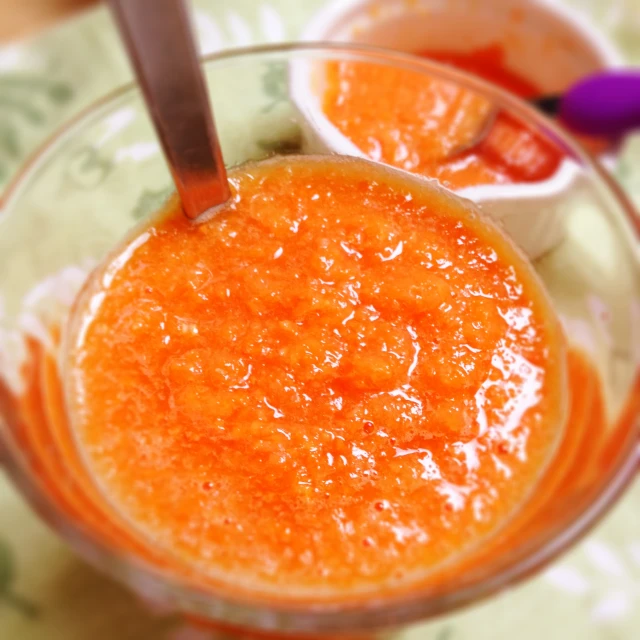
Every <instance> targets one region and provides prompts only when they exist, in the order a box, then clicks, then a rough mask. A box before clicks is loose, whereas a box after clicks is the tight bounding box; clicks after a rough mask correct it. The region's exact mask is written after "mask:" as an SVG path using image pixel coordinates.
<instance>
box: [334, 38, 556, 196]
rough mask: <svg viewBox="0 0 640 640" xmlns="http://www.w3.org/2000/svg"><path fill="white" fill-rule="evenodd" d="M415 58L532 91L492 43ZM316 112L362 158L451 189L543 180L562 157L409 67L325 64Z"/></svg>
mask: <svg viewBox="0 0 640 640" xmlns="http://www.w3.org/2000/svg"><path fill="white" fill-rule="evenodd" d="M421 55H424V56H428V57H432V58H434V59H436V60H439V61H441V62H447V63H449V64H453V65H455V66H458V67H460V68H462V69H465V70H466V71H471V72H473V73H476V74H477V75H480V76H482V77H484V78H485V79H487V80H490V81H493V82H495V83H497V84H500V85H502V86H503V87H504V88H506V89H510V90H512V91H514V92H515V93H517V94H518V95H520V96H521V97H529V96H531V95H535V94H536V93H537V92H536V90H535V87H534V86H533V85H531V84H530V83H528V82H527V81H526V80H524V79H521V78H519V77H518V76H516V75H515V74H514V73H513V72H510V71H509V70H508V69H507V68H506V67H505V66H504V64H503V62H502V49H501V48H500V47H497V46H495V47H490V48H487V49H481V50H478V51H473V52H470V53H466V54H465V53H459V54H454V53H446V52H424V53H422V54H421ZM323 109H324V113H325V115H326V116H327V118H328V119H329V120H330V121H331V122H332V123H333V125H334V126H336V127H337V129H338V130H339V131H340V132H341V133H342V134H343V135H345V136H346V137H347V138H349V139H350V140H351V141H352V142H353V143H354V144H355V145H356V146H357V147H358V148H359V149H360V150H362V151H363V153H364V154H365V155H366V156H367V157H369V158H371V159H372V160H376V161H381V162H384V163H386V164H390V165H393V166H395V167H399V168H401V169H405V170H407V171H412V172H414V173H419V174H422V175H426V176H430V177H434V178H437V179H438V180H440V181H441V182H442V183H443V184H444V185H445V186H448V187H451V188H454V189H455V188H464V187H468V186H474V185H479V184H508V183H515V182H536V181H540V180H544V179H546V178H548V177H550V176H551V175H552V174H553V173H554V172H555V171H556V170H557V168H558V165H559V163H560V161H561V159H562V152H561V150H560V149H559V148H557V147H555V146H554V145H552V144H551V143H550V142H549V141H548V140H546V139H543V138H542V137H540V136H539V135H538V134H537V133H536V132H535V131H532V130H529V129H527V128H526V127H525V126H524V125H523V124H521V123H520V122H518V121H517V120H515V119H514V118H513V117H511V116H510V115H509V114H507V113H499V114H497V116H496V117H495V120H494V121H493V123H492V122H491V115H490V114H491V113H492V105H491V103H490V102H489V101H488V100H486V99H485V98H483V97H481V96H479V95H477V94H474V93H472V92H471V91H468V90H466V89H464V88H463V87H461V86H460V85H457V84H455V83H452V82H447V81H444V80H441V79H439V78H436V77H429V76H428V75H425V74H420V73H417V72H415V71H409V70H402V69H397V68H392V67H385V66H383V65H378V64H370V63H362V62H330V63H328V65H327V76H326V91H325V95H324V101H323ZM487 126H488V127H489V128H488V130H487V131H486V133H485V129H486V128H487Z"/></svg>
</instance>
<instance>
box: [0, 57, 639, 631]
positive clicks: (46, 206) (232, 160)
mask: <svg viewBox="0 0 640 640" xmlns="http://www.w3.org/2000/svg"><path fill="white" fill-rule="evenodd" d="M335 62H337V63H343V62H350V63H353V62H357V63H358V64H366V65H372V67H374V68H375V69H378V70H383V69H386V70H389V69H391V70H396V71H403V72H407V73H411V74H414V75H413V77H414V78H415V79H416V82H418V83H419V82H420V81H421V79H422V80H424V81H427V80H429V81H432V80H433V79H434V78H435V79H438V81H440V82H446V83H448V84H449V85H450V86H451V87H457V88H463V89H464V90H465V91H469V92H471V93H473V94H476V95H477V96H480V97H482V98H483V99H485V100H487V101H489V102H490V103H491V105H492V107H493V108H494V109H495V110H496V111H497V112H501V113H506V114H508V115H509V117H511V118H512V119H513V120H514V121H517V122H518V123H519V126H521V127H523V128H524V129H526V130H527V131H528V132H530V134H531V135H533V136H535V137H536V139H537V140H542V141H545V143H549V144H551V145H554V147H555V148H557V149H560V150H561V152H562V161H561V162H560V164H559V165H558V167H557V168H556V169H557V171H554V172H553V173H552V174H551V175H549V176H547V177H546V178H545V179H544V180H538V181H537V182H536V181H533V182H529V183H527V184H524V183H523V184H518V183H516V184H510V185H494V186H486V185H475V186H472V187H470V188H466V189H465V190H464V192H463V195H465V196H466V197H469V198H470V199H472V200H475V201H476V202H477V203H478V204H479V205H480V206H481V207H482V208H483V209H484V210H485V211H486V212H487V213H488V214H489V215H492V216H495V217H497V218H498V219H499V220H500V221H501V223H502V224H504V226H505V228H506V230H507V231H508V232H509V233H510V234H511V235H512V236H513V238H514V240H515V241H516V243H519V244H520V245H521V246H522V247H523V249H524V250H525V252H527V253H528V254H529V256H530V257H531V258H532V260H533V264H534V267H535V269H536V270H537V272H538V273H539V275H540V276H541V278H542V279H543V281H544V282H545V284H546V286H547V289H548V291H549V294H550V296H551V299H552V300H553V303H554V305H555V307H556V309H557V312H558V314H559V316H560V317H561V319H562V321H563V323H564V326H565V328H566V333H567V335H568V338H569V341H570V342H571V344H572V345H573V346H574V347H575V348H577V349H580V350H581V352H582V353H583V354H584V355H585V357H588V359H589V361H590V362H591V363H592V364H593V367H594V368H595V370H596V372H597V373H596V374H595V376H592V377H591V378H588V379H586V380H585V384H584V386H582V387H581V388H580V392H579V393H577V394H575V395H576V397H579V398H580V399H581V401H582V402H583V404H582V406H583V408H584V411H583V415H582V416H577V417H576V416H574V418H575V421H573V422H571V423H570V424H568V426H567V429H566V430H565V432H564V434H563V435H562V438H561V441H560V442H559V444H558V447H557V449H556V451H555V453H554V454H553V459H552V460H551V462H550V464H549V465H548V467H547V469H546V470H545V471H544V473H543V475H542V477H541V478H540V480H539V482H538V484H537V486H536V489H535V491H534V492H533V493H532V495H531V496H530V497H529V498H528V500H527V501H526V502H525V504H524V505H523V506H522V507H521V509H520V510H519V511H518V512H517V513H516V514H514V516H513V518H512V519H511V520H510V521H509V522H508V523H507V524H506V525H505V526H504V527H502V528H501V529H500V530H499V531H497V532H496V533H495V534H494V535H492V536H491V537H490V538H487V539H485V540H483V541H482V544H479V545H478V546H477V547H476V548H475V550H474V551H473V553H472V554H471V556H470V557H468V559H467V564H466V565H465V566H466V568H465V571H456V567H455V564H453V565H451V566H449V567H442V568H441V569H439V570H438V571H437V572H436V578H433V577H432V578H430V579H428V580H426V581H424V583H419V584H411V585H409V586H407V588H405V589H399V590H397V591H394V592H389V593H387V592H386V591H384V590H381V592H380V593H377V594H373V595H372V594H369V595H362V594H360V595H359V596H358V597H355V596H354V597H353V598H349V599H341V600H336V601H331V600H322V601H313V600H303V599H299V598H296V597H295V594H277V595H275V594H274V595H272V596H269V597H267V596H265V595H264V594H258V593H255V592H252V590H251V589H250V588H249V587H243V588H235V587H233V588H231V587H229V586H228V585H224V584H218V583H216V582H215V581H214V580H211V579H209V578H206V577H203V576H201V575H199V574H198V571H197V570H196V569H195V568H194V567H193V566H187V565H186V564H185V565H182V564H180V563H179V562H178V561H177V560H176V558H173V557H171V556H170V554H167V553H165V552H164V551H163V550H162V549H159V548H158V547H157V546H156V545H154V544H153V543H152V541H150V540H148V539H146V538H145V537H144V536H142V535H141V534H140V533H139V532H138V531H136V530H135V527H133V525H132V524H131V523H129V522H127V521H125V520H124V519H123V518H122V517H121V516H120V515H119V514H118V513H117V512H116V510H115V509H114V508H113V507H112V506H111V505H110V503H109V502H108V501H107V500H106V499H105V497H104V496H103V495H102V494H101V492H100V490H99V489H98V488H97V486H96V484H95V482H94V480H93V479H92V477H91V476H90V474H89V473H88V471H87V469H86V468H85V466H84V463H83V461H82V459H81V456H80V454H79V452H78V450H77V448H76V446H75V443H74V439H73V434H72V433H71V432H70V431H69V429H68V427H67V424H66V421H65V407H64V399H63V397H64V396H63V393H62V392H61V389H62V387H63V385H64V380H63V379H61V374H60V370H61V369H60V365H59V358H58V356H59V353H60V344H61V340H62V338H63V336H64V327H65V323H66V319H67V316H68V314H69V311H70V309H71V307H72V305H73V301H74V298H75V296H76V293H77V292H78V290H79V288H80V287H81V285H82V283H83V282H84V280H85V278H86V275H87V274H88V272H89V271H90V270H91V268H92V267H93V266H95V265H96V264H97V263H98V262H99V261H100V259H101V258H103V257H104V256H105V255H106V254H107V252H108V251H109V250H111V249H112V248H113V247H114V246H115V245H116V244H117V243H118V242H119V240H121V239H122V238H123V236H124V235H125V234H126V233H127V232H129V231H130V229H131V228H132V227H133V226H134V225H136V224H138V223H139V222H140V221H141V220H143V219H145V218H146V217H147V216H148V215H150V214H151V213H153V212H154V211H155V210H157V209H158V208H159V207H160V206H161V205H162V204H163V203H164V202H165V200H166V199H167V198H168V196H169V195H170V194H171V192H172V184H171V178H170V174H169V171H168V169H167V166H166V164H165V162H164V159H163V156H162V154H161V151H160V148H159V145H158V142H157V140H156V137H155V135H154V131H153V128H152V126H151V123H150V120H149V118H148V116H147V113H146V111H145V108H144V106H143V103H142V99H141V95H140V92H139V91H138V89H137V88H136V87H135V86H133V85H128V86H125V87H123V88H121V89H119V90H118V91H115V92H114V93H112V94H110V95H108V96H106V97H104V98H103V99H101V100H100V101H98V102H97V103H95V104H94V105H92V106H91V107H90V108H88V109H87V110H86V111H84V112H83V113H82V114H80V115H79V116H78V117H77V118H76V119H75V120H74V121H73V122H71V123H70V124H68V125H67V126H66V127H65V128H64V129H63V130H61V131H59V132H58V133H57V134H56V135H55V136H53V137H52V138H51V139H50V140H49V141H48V142H47V143H46V144H45V145H44V146H43V147H42V149H40V151H39V152H38V153H36V154H35V156H34V157H33V158H32V159H31V160H30V162H29V163H27V164H26V166H25V167H24V168H23V170H22V172H21V173H20V175H19V176H18V177H17V178H16V180H15V181H14V183H13V184H12V186H11V187H10V189H9V191H8V193H7V195H6V200H5V205H4V210H3V211H2V214H1V215H0V382H1V384H0V435H1V445H2V449H3V458H2V460H3V463H4V464H5V466H6V468H7V470H8V472H9V473H10V475H11V477H12V479H13V480H14V481H15V483H16V485H17V486H18V487H19V489H20V490H21V492H22V493H23V494H24V496H25V497H26V499H27V500H28V501H29V502H30V503H31V505H32V506H33V508H34V509H35V510H36V511H37V512H38V513H39V514H40V515H41V516H42V517H43V518H44V519H45V520H46V521H47V523H48V524H49V525H50V526H51V527H52V528H53V529H55V530H56V531H57V532H58V533H59V534H60V535H61V536H62V537H63V538H64V539H65V540H66V541H67V542H68V543H69V544H70V545H71V546H72V547H73V548H74V549H75V550H76V551H77V552H78V553H79V554H81V555H82V556H84V557H85V558H86V559H87V560H89V561H90V562H92V563H93V564H95V565H96V566H97V567H98V568H99V569H101V570H102V571H104V572H106V573H108V574H110V575H112V576H114V577H115V578H116V579H118V580H119V581H121V582H122V583H124V584H125V585H127V586H129V587H130V588H131V589H132V590H134V591H135V592H137V593H138V594H140V595H142V596H144V597H145V598H149V599H152V600H155V601H157V602H159V603H162V604H165V605H168V606H171V607H174V608H175V609H177V610H178V611H180V612H182V613H184V614H185V615H189V616H194V617H196V618H197V619H199V620H203V621H210V622H212V623H215V624H222V625H228V626H232V627H243V628H249V629H254V630H261V631H263V632H269V633H287V634H301V635H309V634H311V635H326V634H340V633H345V634H353V633H369V632H374V631H380V630H384V629H388V628H393V627H398V626H401V625H405V624H408V623H410V622H412V621H416V620H418V619H422V618H425V617H429V616H433V615H436V614H442V613H445V612H447V611H450V610H452V609H454V608H456V607H459V606H462V605H465V604H468V603H471V602H475V601H477V600H478V599H481V598H484V597H486V596H488V595H490V594H493V593H494V592H496V591H498V590H500V589H504V588H505V587H507V586H510V585H512V584H513V583H515V582H517V581H519V580H522V579H523V578H526V577H527V576H529V575H530V574H532V573H533V572H535V571H537V570H539V569H540V568H541V567H543V566H544V565H545V564H546V563H548V562H549V561H551V560H552V559H553V558H554V557H555V556H556V555H557V554H558V553H560V552H561V551H563V550H564V549H566V548H567V547H568V546H570V545H571V544H573V543H574V542H575V541H576V540H577V539H579V538H580V537H581V536H582V535H584V534H585V532H587V531H588V530H589V528H590V527H591V526H592V525H593V524H594V523H595V522H596V521H597V520H598V519H599V518H600V517H602V515H603V514H604V513H605V512H606V511H607V510H608V509H609V508H610V507H611V505H612V504H613V503H614V502H615V500H616V498H617V497H618V496H619V495H620V493H621V492H622V490H623V489H624V487H625V486H626V484H627V483H628V482H629V481H630V479H631V478H632V477H633V475H634V473H635V470H636V466H637V443H638V408H639V407H638V404H639V403H640V394H639V393H638V390H639V381H638V363H639V360H640V340H639V335H638V327H640V298H639V293H640V270H639V268H638V256H637V244H636V242H637V237H636V236H637V233H638V220H637V217H636V214H635V212H634V211H633V210H632V208H631V206H630V204H629V202H628V201H627V199H626V198H625V197H624V195H623V194H622V193H621V192H620V190H619V189H618V187H617V186H616V185H615V183H614V182H613V181H612V180H611V179H610V177H609V176H608V174H607V173H606V172H605V171H604V170H603V169H602V168H601V167H600V166H599V165H598V163H597V162H596V161H594V160H593V159H591V158H590V157H589V156H588V155H587V154H586V153H585V152H584V151H583V150H582V149H581V148H580V147H579V146H578V145H577V144H576V143H575V142H574V141H573V140H572V139H571V138H570V137H569V136H568V135H567V134H566V133H564V132H563V131H562V130H561V129H560V128H559V127H557V126H555V125H554V124H553V123H552V122H550V121H548V120H547V119H545V118H543V117H542V116H540V115H539V114H538V113H537V112H535V111H534V110H533V109H532V108H530V107H528V106H527V105H526V104H524V103H523V102H521V101H519V100H518V99H516V98H514V97H512V96H511V95H509V94H507V93H505V92H504V91H502V90H500V89H498V88H496V87H493V86H491V85H489V84H487V83H484V82H482V81H480V80H478V79H475V78H473V77H471V76H468V75H466V74H464V73H461V72H458V71H455V70H453V69H451V68H448V67H445V66H441V65H438V64H435V63H430V62H428V61H426V60H423V59H419V58H416V57H413V56H409V55H406V54H401V53H392V52H388V51H383V50H377V49H373V48H363V47H356V46H349V45H296V46H265V47H257V48H252V49H246V50H238V51H232V52H226V53H221V54H216V55H213V56H209V57H207V58H205V59H204V60H203V63H202V64H203V69H204V71H205V74H206V78H207V81H208V83H209V87H210V90H211V94H212V98H213V102H214V104H215V116H216V123H217V128H218V131H219V133H220V135H221V141H222V148H223V152H224V155H225V159H226V161H227V163H228V164H229V165H237V164H239V163H242V162H244V161H247V160H257V159H261V158H265V157H268V156H271V155H274V154H289V153H310V152H313V153H345V151H350V152H351V153H353V154H355V155H366V153H365V152H364V151H363V150H361V149H358V148H357V147H354V145H353V144H351V143H350V144H351V146H349V144H347V143H349V141H348V140H345V138H344V136H342V135H340V134H339V132H337V131H336V130H335V127H333V128H332V124H331V123H330V122H328V121H326V118H324V115H323V113H322V109H321V104H322V91H323V82H322V73H323V69H325V68H326V65H327V64H329V63H335ZM318 78H320V80H318ZM380 117H381V118H384V114H381V116H380ZM589 385H591V386H589ZM594 385H595V386H594ZM596 387H597V388H596ZM598 389H600V390H601V395H600V394H598V393H596V391H597V390H598ZM598 398H600V400H602V403H601V404H602V406H600V407H599V408H598V407H595V406H594V405H593V403H595V402H599V401H600V400H597V399H598ZM596 409H598V410H600V411H601V412H602V415H603V416H604V418H603V420H602V423H601V424H599V425H596V426H593V425H589V424H588V418H589V416H590V415H592V414H593V412H594V411H596ZM578 422H580V424H578Z"/></svg>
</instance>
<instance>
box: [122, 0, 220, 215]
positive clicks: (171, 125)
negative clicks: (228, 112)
mask: <svg viewBox="0 0 640 640" xmlns="http://www.w3.org/2000/svg"><path fill="white" fill-rule="evenodd" d="M109 3H110V5H111V9H112V11H113V14H114V17H115V20H116V23H117V25H118V28H119V31H120V34H121V36H122V39H123V41H124V44H125V46H126V49H127V51H128V54H129V58H130V60H131V62H132V64H133V67H134V70H135V73H136V76H137V78H138V82H139V84H140V86H141V87H142V93H143V95H144V99H145V102H146V105H147V109H148V111H149V114H150V115H151V119H152V120H153V124H154V127H155V129H156V133H157V134H158V137H159V138H160V143H161V145H162V148H163V150H164V154H165V157H166V159H167V162H168V163H169V168H170V170H171V174H172V176H173V181H174V183H175V186H176V189H177V191H178V194H179V196H180V199H181V201H182V208H183V210H184V213H185V215H186V216H187V217H188V218H191V219H195V218H197V217H198V216H200V215H201V214H203V213H204V212H206V211H209V210H210V209H212V208H214V207H217V206H219V205H221V204H224V203H225V202H226V201H227V200H228V199H229V196H230V191H229V184H228V181H227V172H226V169H225V166H224V160H223V158H222V151H221V148H220V141H219V139H218V135H217V133H216V128H215V125H214V121H213V115H212V111H211V105H210V103H209V98H208V95H207V88H206V84H205V81H204V77H203V75H202V72H201V70H200V65H199V63H198V54H197V49H196V45H195V42H194V38H193V33H192V31H191V25H190V22H189V14H188V11H187V9H186V7H185V3H184V0H109Z"/></svg>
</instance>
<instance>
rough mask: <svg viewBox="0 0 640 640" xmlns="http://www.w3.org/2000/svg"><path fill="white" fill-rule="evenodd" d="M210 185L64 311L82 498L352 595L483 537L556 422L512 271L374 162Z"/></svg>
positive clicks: (519, 275) (530, 281)
mask: <svg viewBox="0 0 640 640" xmlns="http://www.w3.org/2000/svg"><path fill="white" fill-rule="evenodd" d="M230 176H231V180H232V184H233V193H234V197H233V199H232V202H231V203H230V204H229V205H227V207H226V208H225V209H224V210H223V211H221V212H220V213H219V214H218V215H217V216H216V217H214V218H213V219H211V220H209V221H207V222H204V223H202V224H193V223H191V222H189V221H188V220H187V219H186V218H185V217H184V216H183V215H182V213H181V211H180V209H179V207H177V206H170V207H169V208H168V209H167V211H166V212H165V213H164V214H163V215H162V216H161V217H158V218H157V219H156V220H154V221H153V222H152V223H151V224H150V225H149V227H148V228H147V229H146V230H145V231H144V232H143V233H142V234H141V235H139V236H138V238H137V239H136V240H134V241H133V242H132V243H130V244H129V245H128V246H126V247H123V248H122V249H120V250H119V252H117V253H116V254H114V255H113V256H112V257H111V258H110V260H109V261H108V263H107V264H105V265H103V266H102V267H101V268H100V269H99V270H98V271H96V272H95V273H94V275H93V276H92V278H91V281H90V284H89V286H88V288H87V289H86V291H85V292H84V295H83V297H82V298H81V300H80V302H79V305H78V308H77V311H76V318H75V325H76V331H75V335H74V339H75V344H74V345H73V347H72V349H71V352H70V354H69V358H70V361H69V364H70V366H71V371H72V373H73V380H74V389H73V397H74V405H73V414H74V421H75V429H76V431H77V436H78V440H79V443H80V446H81V448H82V450H83V451H84V454H85V456H86V458H87V460H88V462H89V464H90V468H91V469H92V472H93V473H95V475H96V476H97V478H98V479H99V482H100V484H101V486H102V487H103V490H104V491H105V494H106V495H107V496H108V497H109V499H110V500H111V501H112V503H113V504H115V505H116V506H117V507H118V509H119V510H120V511H121V512H122V513H123V514H125V515H126V516H127V517H128V518H129V519H131V520H132V521H133V522H134V523H136V525H137V526H138V527H139V528H140V529H141V530H142V531H143V532H145V533H146V534H147V535H148V536H150V537H152V538H153V539H155V540H157V542H158V544H160V545H162V546H163V547H165V548H168V549H170V550H172V551H173V552H175V553H177V554H178V555H179V556H180V557H183V558H185V559H187V560H188V561H189V562H191V563H193V564H196V565H197V566H198V567H199V568H201V569H202V570H203V571H206V572H210V573H212V574H215V575H223V576H225V579H228V580H229V581H230V582H235V583H243V582H244V583H247V584H251V585H252V586H253V587H254V588H263V589H266V590H268V589H272V588H276V587H277V588H286V589H291V590H296V591H299V592H301V593H302V592H310V593H317V592H321V591H325V592H326V591H327V590H328V591H331V592H335V593H340V592H347V591H353V590H362V589H369V588H375V587H376V585H379V584H380V583H381V582H383V581H389V580H397V579H400V578H405V577H408V576H410V575H411V574H413V573H419V572H426V571H429V570H430V569H432V568H433V567H435V566H438V565H439V564H440V563H442V562H443V561H445V560H447V559H449V558H451V557H454V556H455V555H456V554H459V553H460V552H462V551H464V550H465V549H467V548H469V546H470V545H472V544H473V543H475V542H477V541H478V540H479V539H481V538H482V536H484V535H486V534H489V533H491V532H492V531H494V530H496V529H497V528H498V527H499V526H500V525H501V524H503V523H504V522H505V521H506V519H508V518H509V517H510V516H511V515H512V514H513V513H514V511H515V510H516V509H517V507H518V506H519V505H520V504H521V503H522V501H523V500H524V499H525V498H526V497H527V495H528V494H529V492H530V491H531V489H532V487H533V485H534V483H535V481H536V479H537V478H538V477H539V475H540V473H541V471H542V469H543V467H544V465H545V463H546V462H547V460H548V459H549V456H550V454H551V452H552V450H553V447H554V446H555V443H556V442H557V440H558V437H559V434H560V432H561V430H562V422H563V416H564V400H565V398H564V388H565V380H564V368H565V356H564V348H563V338H562V335H561V333H560V329H559V326H558V323H557V321H556V319H555V317H554V315H553V312H552V310H551V308H550V305H549V303H548V301H547V299H546V297H545V294H544V292H543V291H542V289H541V285H540V284H539V282H538V280H537V279H536V277H535V275H534V274H533V272H532V270H531V267H530V266H529V265H528V264H527V263H526V261H525V260H524V258H522V257H521V256H520V254H519V253H518V252H517V250H515V249H514V248H513V247H512V245H511V244H510V242H509V241H508V240H506V239H505V237H504V236H503V235H502V234H501V233H500V232H499V231H498V230H497V229H495V228H494V227H493V226H492V225H491V224H490V223H488V222H487V221H485V220H484V219H483V218H482V217H480V216H479V214H477V213H476V212H475V211H474V210H472V209H471V208H470V205H469V204H467V203H465V202H464V201H460V200H459V199H457V198H455V197H454V196H451V195H450V194H448V193H446V192H444V191H442V190H440V189H439V188H437V187H435V186H434V185H433V184H430V183H426V182H425V181H423V180H421V179H417V178H413V177H411V176H408V175H406V174H401V173H399V172H394V171H391V170H388V169H385V168H383V167H381V166H379V165H373V164H372V163H368V162H365V161H362V160H357V161H356V160H344V159H342V160H341V159H336V158H331V157H326V158H320V157H318V158H306V159H303V158H288V159H287V160H286V161H285V160H277V161H276V160H272V161H268V162H264V163H261V164H256V165H247V166H245V167H242V168H239V169H236V170H234V171H233V172H231V174H230ZM256 585H257V586H256Z"/></svg>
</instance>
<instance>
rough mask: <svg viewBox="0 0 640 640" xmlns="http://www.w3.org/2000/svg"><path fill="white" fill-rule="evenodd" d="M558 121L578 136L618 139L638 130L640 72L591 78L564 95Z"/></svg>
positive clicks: (621, 72)
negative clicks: (582, 134)
mask: <svg viewBox="0 0 640 640" xmlns="http://www.w3.org/2000/svg"><path fill="white" fill-rule="evenodd" d="M559 115H560V119H561V120H562V121H563V122H565V123H566V124H567V125H569V126H570V127H571V128H572V129H574V130H576V131H579V132H581V133H587V134H592V135H601V136H609V137H612V138H614V137H618V136H620V135H624V134H626V133H630V132H631V131H633V130H634V129H638V128H640V71H637V70H612V71H604V72H600V73H597V74H594V75H591V76H589V77H587V78H585V79H584V80H581V81H580V82H578V83H577V84H575V85H574V86H573V87H571V88H570V89H569V91H567V93H566V94H565V95H564V97H563V98H562V100H561V102H560V113H559Z"/></svg>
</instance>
